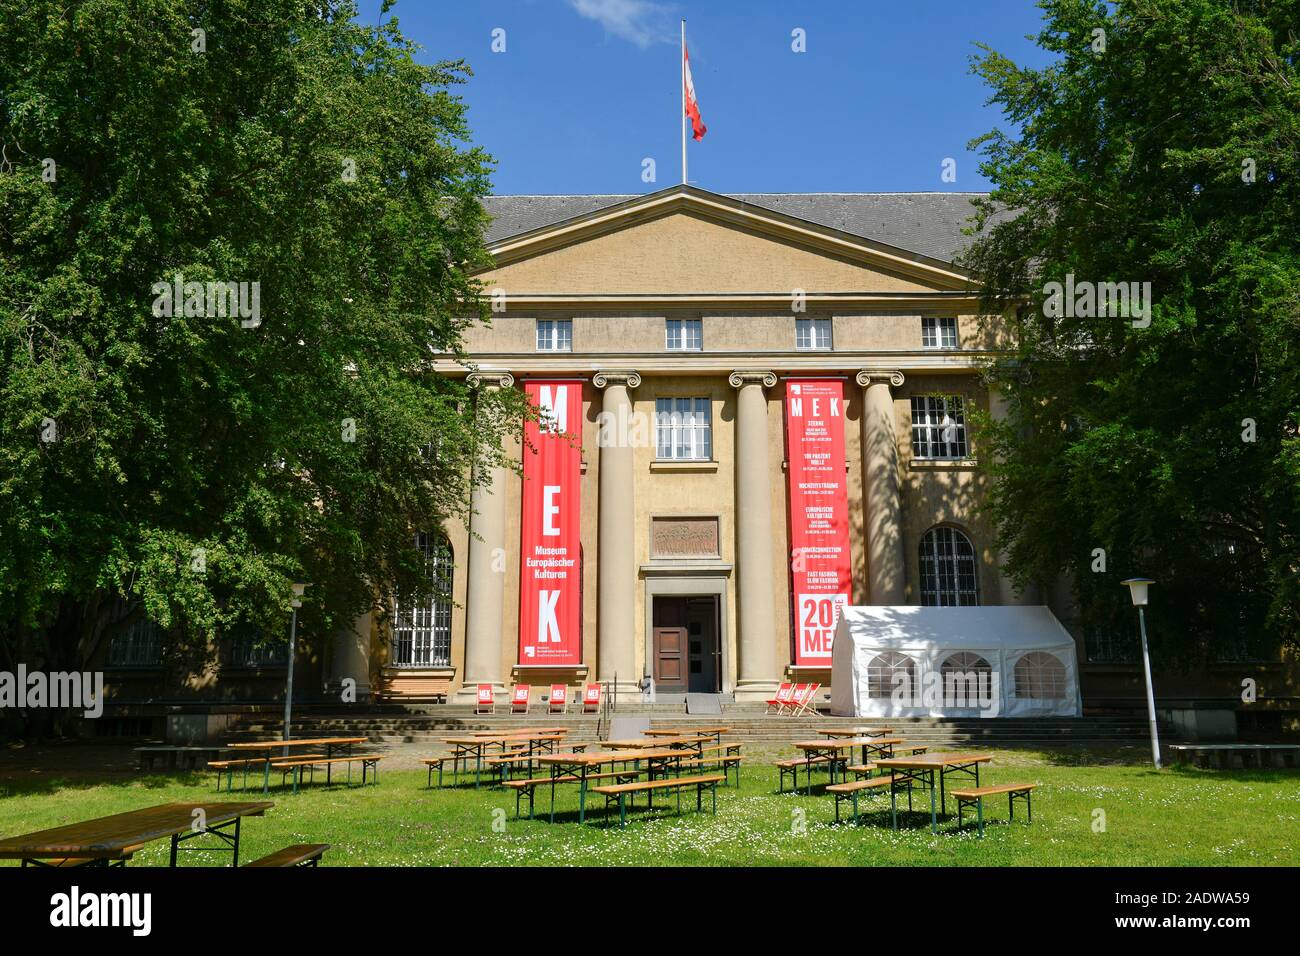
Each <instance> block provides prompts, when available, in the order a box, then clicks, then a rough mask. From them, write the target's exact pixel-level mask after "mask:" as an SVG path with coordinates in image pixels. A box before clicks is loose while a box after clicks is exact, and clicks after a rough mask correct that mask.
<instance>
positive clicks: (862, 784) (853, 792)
mask: <svg viewBox="0 0 1300 956" xmlns="http://www.w3.org/2000/svg"><path fill="white" fill-rule="evenodd" d="M862 766H865V765H862ZM871 766H872V768H873V769H874V767H875V764H872V765H871ZM854 769H855V768H854V767H850V768H849V770H850V771H852V770H854ZM868 772H870V771H868ZM893 782H894V778H893V776H892V775H890V776H888V777H869V778H867V779H865V780H853V781H850V782H849V783H833V784H831V785H830V786H829V787H827V788H826V792H827V793H831V794H834V795H835V822H836V823H839V822H840V804H841V803H842V802H843V801H845V800H850V801H852V803H853V822H854V823H857V822H858V794H860V793H872V792H875V791H877V790H882V789H887V788H888V787H889V786H890V784H892V783H893Z"/></svg>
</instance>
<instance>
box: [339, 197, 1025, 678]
mask: <svg viewBox="0 0 1300 956" xmlns="http://www.w3.org/2000/svg"><path fill="white" fill-rule="evenodd" d="M971 199H972V197H971V196H970V195H968V194H952V193H947V194H939V193H935V194H814V195H789V194H785V195H763V196H723V195H718V194H715V193H710V192H707V191H705V190H702V189H698V188H695V187H689V186H677V187H673V188H670V189H666V190H663V191H660V192H656V193H652V194H649V195H643V196H632V197H628V196H533V197H529V196H520V197H492V198H489V199H488V200H486V203H487V205H488V208H489V211H490V212H491V213H492V214H493V216H494V223H493V226H492V231H491V232H490V234H489V237H488V238H489V243H490V248H491V251H492V253H493V256H494V259H495V266H494V268H492V269H491V270H490V271H488V272H486V273H485V274H483V275H482V276H481V279H482V281H483V283H484V287H485V290H486V292H487V293H488V294H489V295H490V296H491V301H492V308H493V316H492V322H491V325H490V326H489V327H475V328H474V329H472V330H471V331H470V333H469V335H468V338H467V342H466V345H467V351H468V353H469V355H470V357H471V364H470V365H469V366H468V367H465V366H461V365H458V364H455V363H452V362H448V363H447V364H446V365H445V368H443V371H444V372H445V373H447V374H449V375H459V376H466V377H468V379H469V382H470V384H471V385H473V386H475V387H477V388H479V389H500V388H521V387H525V386H526V385H527V383H529V382H547V383H567V385H569V386H571V387H572V388H574V389H576V390H577V391H578V393H579V394H580V400H581V404H580V406H576V407H580V408H581V415H580V421H579V422H578V423H576V424H574V423H570V425H569V429H570V432H571V433H572V434H573V435H574V437H575V438H576V439H577V440H578V441H579V443H580V447H581V465H580V469H579V472H578V477H576V479H575V481H576V482H577V484H578V486H579V487H578V492H579V494H578V498H579V500H580V504H579V505H578V508H579V509H580V518H577V519H576V520H577V521H578V527H579V529H580V540H581V545H580V556H579V558H578V560H577V561H576V562H575V563H574V567H575V573H576V575H577V586H578V588H579V594H580V606H581V614H580V620H579V622H578V626H579V628H580V637H579V639H578V644H577V645H576V646H577V647H580V651H577V652H575V657H576V658H577V659H571V660H567V661H566V662H565V663H563V664H561V665H555V664H535V663H531V662H530V658H529V657H528V656H527V655H531V653H532V652H531V650H528V649H527V648H525V647H524V645H526V644H527V642H528V640H529V638H528V634H527V632H528V630H529V629H530V628H531V627H532V624H531V623H529V622H525V621H523V620H522V619H521V593H520V589H521V580H522V578H521V562H520V548H521V541H522V540H523V536H524V535H526V534H528V533H529V532H528V529H527V528H525V523H526V522H527V521H529V520H532V519H530V518H529V517H528V516H527V515H526V514H525V513H524V508H523V500H524V496H523V483H524V481H525V480H526V479H525V478H524V477H522V476H521V475H520V474H518V473H516V472H515V471H512V470H509V469H504V468H502V469H497V470H496V471H495V472H494V473H493V474H492V475H490V476H487V479H488V480H487V481H486V482H484V483H483V484H482V486H481V487H479V489H478V490H476V491H475V492H474V496H473V501H472V502H471V517H470V519H469V522H468V526H466V525H465V524H463V523H461V522H459V521H456V522H452V523H449V524H448V525H447V526H446V527H442V528H429V529H427V530H426V531H425V532H424V533H423V534H422V535H421V537H420V541H419V544H420V546H421V547H422V548H424V549H425V550H426V552H427V553H428V554H429V556H430V569H431V570H430V573H431V574H438V575H442V576H443V578H442V579H443V581H444V582H445V584H446V585H447V586H448V593H449V594H450V597H451V599H450V600H444V601H439V600H434V601H431V602H429V603H428V604H427V605H422V606H419V607H411V608H401V607H399V608H398V609H397V613H396V615H395V617H394V622H393V625H392V627H391V628H387V627H384V626H382V625H381V623H380V622H378V621H375V620H370V619H366V620H363V621H359V622H357V626H356V628H355V629H354V630H353V631H351V632H349V633H346V634H342V635H339V636H338V637H337V638H336V641H335V645H334V648H333V655H332V663H331V671H332V672H333V674H334V675H335V676H336V677H341V676H348V675H358V674H369V675H370V684H371V686H370V687H369V688H366V687H364V686H363V687H362V690H366V689H369V690H371V691H374V692H380V693H382V694H384V695H385V696H389V697H399V698H400V697H412V698H418V697H427V696H430V695H437V694H449V695H450V696H451V698H452V699H465V698H467V697H468V696H469V695H471V694H472V692H473V686H474V685H476V684H478V683H491V684H494V685H497V686H498V687H502V688H504V687H506V686H508V685H510V684H513V683H516V682H524V683H531V684H535V685H537V684H549V683H552V682H559V681H563V682H567V683H573V684H577V683H580V682H582V681H590V680H601V681H606V682H610V683H616V684H617V686H618V688H619V693H620V694H621V695H622V694H638V693H641V692H642V691H643V690H644V688H645V687H646V686H647V685H648V684H649V682H650V680H653V682H654V686H655V689H656V691H657V693H659V694H661V695H671V694H677V693H687V692H696V693H720V694H724V695H735V697H736V699H740V700H743V699H754V698H757V697H766V696H769V695H770V694H771V692H772V691H773V689H774V688H775V687H776V685H777V683H778V682H779V681H780V680H782V679H783V678H786V677H789V676H795V677H800V678H805V679H809V680H818V681H820V682H822V683H823V684H829V682H830V672H829V660H826V661H825V662H824V663H823V662H821V661H818V660H815V659H802V656H801V655H800V654H799V653H797V652H796V647H795V634H796V630H797V628H798V624H797V621H796V619H797V614H798V613H799V612H797V609H796V607H795V601H796V595H794V594H792V590H791V587H792V585H791V581H792V562H794V561H797V560H798V558H799V553H798V552H799V549H795V552H794V553H792V547H791V542H792V525H791V521H792V516H791V513H790V501H791V486H790V484H789V469H790V467H791V463H790V461H789V460H788V458H787V449H788V447H789V444H788V437H789V436H788V435H787V433H786V430H787V427H788V426H789V422H788V421H787V419H788V417H789V416H788V414H787V410H786V408H785V406H784V403H783V402H784V396H786V395H787V394H788V392H789V391H790V389H789V385H790V383H792V382H794V383H797V382H802V381H808V380H816V381H819V382H823V383H830V385H829V387H830V388H831V389H832V391H833V392H834V393H835V394H836V395H839V396H842V407H840V406H838V405H837V407H836V409H835V415H837V416H841V417H837V418H836V419H835V420H834V421H833V422H832V423H831V425H832V427H833V428H837V429H838V428H842V429H843V433H844V434H843V452H842V464H841V463H840V457H838V456H831V457H832V458H833V460H834V467H835V468H836V469H837V470H838V468H840V467H842V468H843V469H844V477H843V482H842V485H843V491H844V494H845V496H846V499H847V529H848V530H847V555H846V557H845V558H844V560H845V561H846V562H847V568H848V572H847V573H848V582H849V583H848V584H847V588H848V590H849V593H848V594H847V595H845V598H844V599H847V600H848V601H849V602H850V603H853V604H956V605H960V604H1009V603H1020V602H1022V601H1025V600H1026V599H1027V596H1025V595H1021V594H1018V593H1017V592H1016V591H1015V589H1014V588H1013V587H1012V586H1011V583H1010V581H1009V580H1008V579H1006V578H1005V577H1004V576H1003V575H1002V574H1001V572H1000V563H999V560H998V555H997V553H996V552H995V549H994V544H993V541H994V535H993V529H992V528H991V527H990V526H989V525H988V524H987V522H986V520H985V519H984V518H983V516H982V515H981V511H980V504H981V502H982V500H983V498H984V494H985V491H986V485H987V478H986V474H985V471H984V468H983V466H982V463H981V454H982V449H981V448H980V447H979V443H978V436H977V435H976V434H975V433H974V430H973V429H972V428H971V426H970V423H969V419H970V417H971V413H972V412H974V411H975V410H977V409H984V410H988V411H990V412H991V413H992V414H993V415H995V416H996V415H998V414H1000V412H1001V411H1002V403H1001V400H1000V397H999V396H998V395H997V394H991V393H990V392H989V391H988V390H987V389H986V388H985V387H984V385H983V384H982V382H981V376H980V370H981V369H982V368H983V367H984V366H986V365H987V364H988V363H989V362H991V361H996V360H997V359H998V357H999V355H1000V354H1001V352H1002V351H1003V349H1005V347H1006V344H1007V343H1006V339H1005V337H1004V332H1003V330H1002V329H1001V328H1000V327H999V323H998V322H997V321H981V320H980V319H979V317H978V312H979V308H978V300H977V296H976V294H975V292H974V290H973V289H972V288H971V286H970V283H969V282H968V279H967V276H966V275H965V274H964V273H963V272H962V271H961V270H960V269H959V268H957V267H956V266H954V265H953V263H952V259H953V258H954V256H955V253H956V252H957V251H958V249H959V248H960V247H961V245H962V243H963V241H964V237H963V235H962V228H963V226H964V225H965V223H966V220H967V218H968V217H969V215H970V214H971V211H972V207H971ZM837 383H838V384H837ZM796 391H797V390H796ZM515 451H516V452H517V453H519V454H521V455H522V454H523V453H524V450H523V449H522V448H517V449H515ZM801 467H802V466H801ZM800 487H802V486H800ZM794 520H796V521H799V520H803V518H802V517H800V516H795V519H794ZM796 530H797V529H796ZM809 614H810V616H811V615H812V612H811V610H810V611H809ZM525 625H527V626H525ZM521 628H522V629H523V631H524V632H525V633H524V636H523V639H522V640H521ZM363 684H364V681H363Z"/></svg>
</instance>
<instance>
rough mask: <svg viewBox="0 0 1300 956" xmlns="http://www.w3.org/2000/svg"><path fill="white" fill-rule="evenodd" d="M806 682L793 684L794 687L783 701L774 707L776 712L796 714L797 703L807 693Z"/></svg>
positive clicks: (797, 710)
mask: <svg viewBox="0 0 1300 956" xmlns="http://www.w3.org/2000/svg"><path fill="white" fill-rule="evenodd" d="M808 686H809V685H807V684H795V685H794V689H793V690H791V691H790V696H789V697H787V698H786V700H785V703H784V704H781V705H779V706H778V707H777V708H776V712H777V713H778V714H787V715H790V714H796V713H798V712H799V704H800V702H802V701H803V699H804V697H805V695H806V694H807V693H808Z"/></svg>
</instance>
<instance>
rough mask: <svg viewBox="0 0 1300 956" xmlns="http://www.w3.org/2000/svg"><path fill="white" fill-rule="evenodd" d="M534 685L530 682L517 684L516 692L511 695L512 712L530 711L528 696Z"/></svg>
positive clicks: (523, 712)
mask: <svg viewBox="0 0 1300 956" xmlns="http://www.w3.org/2000/svg"><path fill="white" fill-rule="evenodd" d="M532 690H533V689H532V687H530V686H529V685H528V684H516V685H515V692H514V693H513V694H512V695H511V697H510V713H512V714H526V713H528V697H529V694H531V693H532Z"/></svg>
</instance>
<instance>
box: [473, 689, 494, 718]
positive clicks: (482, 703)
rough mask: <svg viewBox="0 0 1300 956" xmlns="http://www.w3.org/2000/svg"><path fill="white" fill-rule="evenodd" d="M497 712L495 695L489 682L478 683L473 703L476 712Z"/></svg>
mask: <svg viewBox="0 0 1300 956" xmlns="http://www.w3.org/2000/svg"><path fill="white" fill-rule="evenodd" d="M496 712H497V699H496V695H495V694H493V693H492V685H491V684H479V685H478V699H477V701H476V702H475V704H474V713H476V714H495V713H496Z"/></svg>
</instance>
